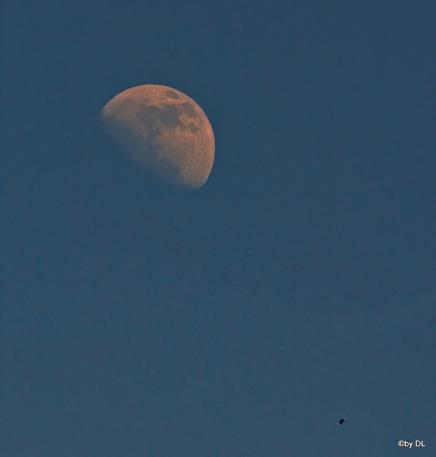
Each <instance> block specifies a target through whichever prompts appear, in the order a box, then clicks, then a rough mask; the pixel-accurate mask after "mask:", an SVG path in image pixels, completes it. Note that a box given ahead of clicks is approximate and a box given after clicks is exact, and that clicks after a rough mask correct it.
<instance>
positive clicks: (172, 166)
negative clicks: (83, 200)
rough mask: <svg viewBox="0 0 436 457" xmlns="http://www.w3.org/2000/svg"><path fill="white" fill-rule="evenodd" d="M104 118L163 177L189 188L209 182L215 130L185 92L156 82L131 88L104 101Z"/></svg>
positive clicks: (143, 162) (134, 153)
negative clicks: (155, 83)
mask: <svg viewBox="0 0 436 457" xmlns="http://www.w3.org/2000/svg"><path fill="white" fill-rule="evenodd" d="M101 120H102V122H103V124H104V126H105V128H106V131H107V132H108V133H109V135H110V136H111V137H113V138H114V139H115V141H116V142H117V143H118V144H119V145H120V146H121V147H122V149H124V150H125V151H126V152H127V153H128V154H129V155H130V156H131V157H132V158H133V159H134V160H135V161H136V162H137V163H139V164H140V165H141V166H143V167H144V168H146V169H147V170H148V171H150V172H152V173H154V174H155V175H157V176H158V177H159V178H161V179H162V180H164V181H166V182H169V183H171V184H175V185H177V186H181V187H185V188H198V187H201V186H202V185H203V184H204V183H205V182H206V181H207V178H208V177H209V174H210V171H211V169H212V165H213V160H214V155H215V138H214V134H213V130H212V127H211V125H210V123H209V120H208V119H207V117H206V114H205V113H204V111H203V110H202V109H201V108H200V106H198V105H197V103H196V102H195V101H194V100H192V99H191V98H189V97H188V96H187V95H185V94H183V93H182V92H180V91H178V90H176V89H172V88H170V87H167V86H160V85H154V84H145V85H142V86H136V87H132V88H130V89H127V90H125V91H123V92H121V93H119V94H118V95H116V96H115V97H113V98H112V99H111V100H109V102H107V103H106V105H105V106H104V107H103V109H102V111H101Z"/></svg>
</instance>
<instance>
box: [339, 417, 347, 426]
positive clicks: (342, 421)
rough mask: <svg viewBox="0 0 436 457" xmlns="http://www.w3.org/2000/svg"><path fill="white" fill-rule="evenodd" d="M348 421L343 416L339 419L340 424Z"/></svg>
mask: <svg viewBox="0 0 436 457" xmlns="http://www.w3.org/2000/svg"><path fill="white" fill-rule="evenodd" d="M346 422H347V421H346V420H345V419H344V418H343V417H342V418H341V419H339V424H340V425H343V424H345V423H346Z"/></svg>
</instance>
